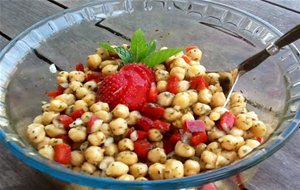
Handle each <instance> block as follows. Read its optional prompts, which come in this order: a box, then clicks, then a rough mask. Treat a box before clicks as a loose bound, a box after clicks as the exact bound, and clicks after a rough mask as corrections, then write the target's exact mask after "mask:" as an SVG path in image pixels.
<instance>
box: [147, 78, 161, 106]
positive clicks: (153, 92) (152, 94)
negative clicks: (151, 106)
mask: <svg viewBox="0 0 300 190" xmlns="http://www.w3.org/2000/svg"><path fill="white" fill-rule="evenodd" d="M157 96H158V90H157V88H156V85H155V82H152V83H151V86H150V90H149V93H148V97H147V101H148V102H156V101H157Z"/></svg>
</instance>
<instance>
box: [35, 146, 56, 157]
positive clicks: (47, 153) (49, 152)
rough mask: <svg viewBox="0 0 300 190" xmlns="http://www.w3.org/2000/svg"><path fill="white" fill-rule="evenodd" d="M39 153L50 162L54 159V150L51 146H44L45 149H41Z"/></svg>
mask: <svg viewBox="0 0 300 190" xmlns="http://www.w3.org/2000/svg"><path fill="white" fill-rule="evenodd" d="M39 153H40V154H41V155H42V156H43V157H45V158H47V159H49V160H53V159H54V148H53V147H52V146H50V145H45V146H43V148H41V149H39Z"/></svg>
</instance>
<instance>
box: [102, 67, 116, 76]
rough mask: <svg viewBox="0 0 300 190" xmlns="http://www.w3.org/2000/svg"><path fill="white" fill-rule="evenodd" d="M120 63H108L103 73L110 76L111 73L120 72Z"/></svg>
mask: <svg viewBox="0 0 300 190" xmlns="http://www.w3.org/2000/svg"><path fill="white" fill-rule="evenodd" d="M118 68H119V66H118V65H106V66H104V67H103V68H102V73H103V74H104V75H105V76H109V75H111V74H114V73H117V72H118Z"/></svg>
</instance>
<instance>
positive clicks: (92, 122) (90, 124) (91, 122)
mask: <svg viewBox="0 0 300 190" xmlns="http://www.w3.org/2000/svg"><path fill="white" fill-rule="evenodd" d="M97 120H100V119H99V118H98V117H97V116H96V115H92V117H91V118H90V120H89V121H88V123H87V127H86V132H87V133H91V132H93V127H94V125H95V123H96V122H97Z"/></svg>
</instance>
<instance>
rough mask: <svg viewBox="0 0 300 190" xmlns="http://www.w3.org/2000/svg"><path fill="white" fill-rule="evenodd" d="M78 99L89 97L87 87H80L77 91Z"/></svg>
mask: <svg viewBox="0 0 300 190" xmlns="http://www.w3.org/2000/svg"><path fill="white" fill-rule="evenodd" d="M75 93H76V97H77V98H78V99H82V98H83V97H84V96H86V95H88V94H89V93H90V91H89V89H87V88H85V87H79V88H77V89H76V92H75Z"/></svg>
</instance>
